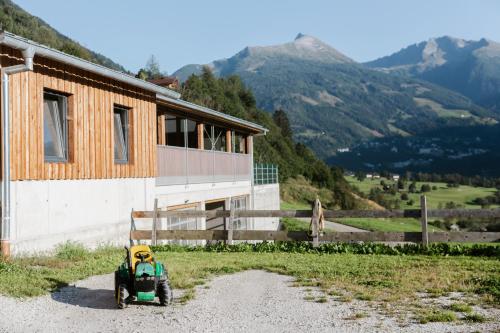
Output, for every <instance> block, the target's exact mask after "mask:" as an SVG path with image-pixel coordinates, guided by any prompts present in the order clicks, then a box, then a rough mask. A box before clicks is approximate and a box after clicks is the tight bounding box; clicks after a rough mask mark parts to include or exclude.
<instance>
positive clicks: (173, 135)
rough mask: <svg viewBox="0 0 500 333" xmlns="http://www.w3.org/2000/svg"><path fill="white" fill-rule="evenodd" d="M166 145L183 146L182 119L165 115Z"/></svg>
mask: <svg viewBox="0 0 500 333" xmlns="http://www.w3.org/2000/svg"><path fill="white" fill-rule="evenodd" d="M165 122H166V124H165V129H166V131H167V146H176V147H184V146H185V145H184V123H185V121H184V119H183V118H180V117H177V116H173V115H169V114H167V115H166V119H165Z"/></svg>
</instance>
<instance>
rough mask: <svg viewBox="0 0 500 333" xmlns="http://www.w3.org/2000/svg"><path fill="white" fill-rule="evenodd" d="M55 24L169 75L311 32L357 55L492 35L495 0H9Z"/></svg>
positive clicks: (499, 4)
mask: <svg viewBox="0 0 500 333" xmlns="http://www.w3.org/2000/svg"><path fill="white" fill-rule="evenodd" d="M14 2H16V3H17V4H18V5H20V6H21V7H23V8H24V9H25V10H27V11H29V12H30V13H31V14H34V15H36V16H38V17H40V18H42V19H43V20H45V21H46V22H47V23H49V24H50V25H52V26H53V27H54V28H56V29H57V30H59V32H61V33H63V34H65V35H67V36H69V37H71V38H73V39H75V40H77V41H79V42H80V43H81V44H83V45H85V46H87V47H89V48H91V49H92V50H94V51H97V52H100V53H102V54H104V55H106V56H108V57H110V58H111V59H113V60H114V61H116V62H118V63H120V64H122V65H123V66H125V67H126V68H127V69H129V70H132V71H137V70H138V69H139V68H140V67H142V66H143V65H144V64H145V62H146V61H147V58H148V57H149V56H150V55H151V54H154V55H155V56H156V57H157V58H158V60H159V62H160V65H161V68H162V70H166V71H167V72H169V73H172V72H173V71H175V70H177V69H178V68H179V67H181V66H183V65H185V64H189V63H207V62H210V61H212V60H215V59H220V58H227V57H229V56H232V55H233V54H235V53H236V52H238V51H240V50H241V49H242V48H244V47H245V46H249V45H250V46H254V45H271V44H279V43H284V42H287V41H291V40H292V39H293V38H294V37H295V35H297V33H298V32H302V33H305V34H309V35H313V36H316V37H318V38H320V39H321V40H323V41H325V42H327V43H329V44H330V45H332V46H333V47H335V48H337V49H338V50H339V51H341V52H343V53H345V54H346V55H347V56H349V57H351V58H353V59H355V60H357V61H367V60H372V59H375V58H378V57H380V56H384V55H388V54H390V53H392V52H395V51H398V50H399V49H401V48H402V47H405V46H407V45H409V44H414V43H416V42H420V41H422V40H427V39H428V38H430V37H437V36H442V35H450V36H455V37H461V38H466V39H479V38H481V37H485V38H489V39H493V40H496V41H500V1H498V0H469V1H465V0H413V1H410V0H406V1H405V0H377V1H375V0H364V1H360V0H345V1H336V0H330V1H327V0H325V1H321V0H307V1H306V0H303V1H295V0H288V1H284V0H283V1H279V0H274V1H273V0H264V1H262V0H247V1H238V0H232V1H229V0H220V1H219V0H212V1H208V0H205V1H202V0H199V1H188V0H180V1H179V0H177V1H167V0H164V1H161V0H143V1H137V0H135V1H133V0H100V1H97V0H86V1H81V0H80V1H77V0H14Z"/></svg>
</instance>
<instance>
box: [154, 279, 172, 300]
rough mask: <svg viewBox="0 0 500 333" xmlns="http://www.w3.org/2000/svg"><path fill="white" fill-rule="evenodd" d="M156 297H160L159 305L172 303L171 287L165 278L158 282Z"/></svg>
mask: <svg viewBox="0 0 500 333" xmlns="http://www.w3.org/2000/svg"><path fill="white" fill-rule="evenodd" d="M157 293H158V298H159V299H160V305H162V306H167V305H169V304H170V303H172V298H173V296H172V288H170V285H169V284H168V281H167V280H163V281H160V282H158V291H157Z"/></svg>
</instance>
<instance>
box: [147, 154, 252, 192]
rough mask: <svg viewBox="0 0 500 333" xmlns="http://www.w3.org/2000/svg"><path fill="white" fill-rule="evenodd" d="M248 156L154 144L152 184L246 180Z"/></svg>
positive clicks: (249, 177)
mask: <svg viewBox="0 0 500 333" xmlns="http://www.w3.org/2000/svg"><path fill="white" fill-rule="evenodd" d="M250 158H251V156H250V155H249V154H235V153H226V152H219V151H211V150H201V149H192V148H187V149H186V148H183V147H171V146H157V163H158V165H157V166H158V175H157V178H156V185H158V186H163V185H179V184H199V183H215V182H234V181H240V180H248V181H249V180H251V165H252V164H251V160H250Z"/></svg>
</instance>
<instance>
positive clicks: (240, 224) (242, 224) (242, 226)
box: [232, 197, 248, 230]
mask: <svg viewBox="0 0 500 333" xmlns="http://www.w3.org/2000/svg"><path fill="white" fill-rule="evenodd" d="M232 201H233V207H234V209H235V210H245V209H246V208H247V200H246V198H245V197H239V198H233V199H232ZM233 229H234V230H247V229H248V225H247V219H246V218H245V217H238V218H234V219H233Z"/></svg>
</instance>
